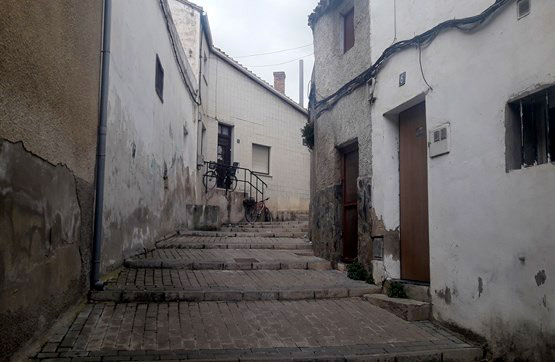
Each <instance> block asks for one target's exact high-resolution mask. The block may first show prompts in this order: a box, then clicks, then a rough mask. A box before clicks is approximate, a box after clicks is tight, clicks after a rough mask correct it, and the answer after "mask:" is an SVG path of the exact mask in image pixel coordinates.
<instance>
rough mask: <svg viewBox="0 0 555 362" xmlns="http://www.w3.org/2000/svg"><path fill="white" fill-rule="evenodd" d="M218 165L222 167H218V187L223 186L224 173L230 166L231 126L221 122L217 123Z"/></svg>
mask: <svg viewBox="0 0 555 362" xmlns="http://www.w3.org/2000/svg"><path fill="white" fill-rule="evenodd" d="M217 162H218V164H219V165H223V166H224V167H218V168H217V170H216V171H217V173H218V178H217V180H216V181H217V186H218V187H220V188H225V175H226V173H227V167H225V166H231V127H229V126H225V125H223V124H219V125H218V160H217Z"/></svg>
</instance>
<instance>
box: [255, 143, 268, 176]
mask: <svg viewBox="0 0 555 362" xmlns="http://www.w3.org/2000/svg"><path fill="white" fill-rule="evenodd" d="M255 146H256V147H263V148H266V149H267V150H268V160H267V168H268V172H267V173H266V172H262V171H257V170H255V169H254V148H255ZM271 152H272V147H271V146H266V145H263V144H260V143H254V142H253V143H252V145H251V168H252V172H253V173H255V174H257V175H264V176H270V174H271V156H270V155H271Z"/></svg>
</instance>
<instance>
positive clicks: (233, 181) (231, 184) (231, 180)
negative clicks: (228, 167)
mask: <svg viewBox="0 0 555 362" xmlns="http://www.w3.org/2000/svg"><path fill="white" fill-rule="evenodd" d="M227 180H228V181H227V182H228V188H227V189H228V190H229V191H230V192H233V191H235V188H236V187H237V177H235V176H228V178H227Z"/></svg>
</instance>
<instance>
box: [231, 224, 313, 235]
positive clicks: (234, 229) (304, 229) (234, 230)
mask: <svg viewBox="0 0 555 362" xmlns="http://www.w3.org/2000/svg"><path fill="white" fill-rule="evenodd" d="M220 231H222V232H227V233H253V232H254V233H297V232H298V233H306V232H307V231H308V228H307V227H282V228H277V227H276V228H249V227H241V226H237V227H223V228H222V229H221V230H220Z"/></svg>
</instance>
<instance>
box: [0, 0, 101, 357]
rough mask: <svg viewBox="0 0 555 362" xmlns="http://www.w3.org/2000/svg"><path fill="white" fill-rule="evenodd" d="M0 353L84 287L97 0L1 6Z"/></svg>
mask: <svg viewBox="0 0 555 362" xmlns="http://www.w3.org/2000/svg"><path fill="white" fill-rule="evenodd" d="M0 9H1V10H0V12H1V13H2V16H1V17H0V49H1V53H2V56H0V110H1V111H0V230H1V231H0V325H1V326H2V328H1V329H0V351H2V352H1V353H0V361H7V360H8V359H9V358H10V357H11V356H12V354H13V353H14V352H16V350H18V349H20V348H21V347H23V346H24V345H25V344H26V343H28V342H29V341H31V340H32V339H34V338H37V337H40V336H42V335H43V332H44V331H45V330H46V329H47V328H49V327H50V326H51V325H52V323H53V321H54V320H55V319H56V318H57V317H58V315H60V313H62V312H64V311H65V310H67V308H68V307H69V306H71V305H73V304H75V303H76V301H77V300H78V299H79V298H80V297H82V296H83V295H84V294H85V292H86V290H87V287H88V274H89V270H90V243H91V234H92V208H93V199H94V167H95V151H96V132H97V124H98V91H99V71H100V44H101V30H102V29H101V28H102V1H101V0H93V1H86V2H70V1H63V2H60V1H46V0H39V1H32V2H28V1H27V2H24V1H19V0H5V1H2V4H1V5H0Z"/></svg>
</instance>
